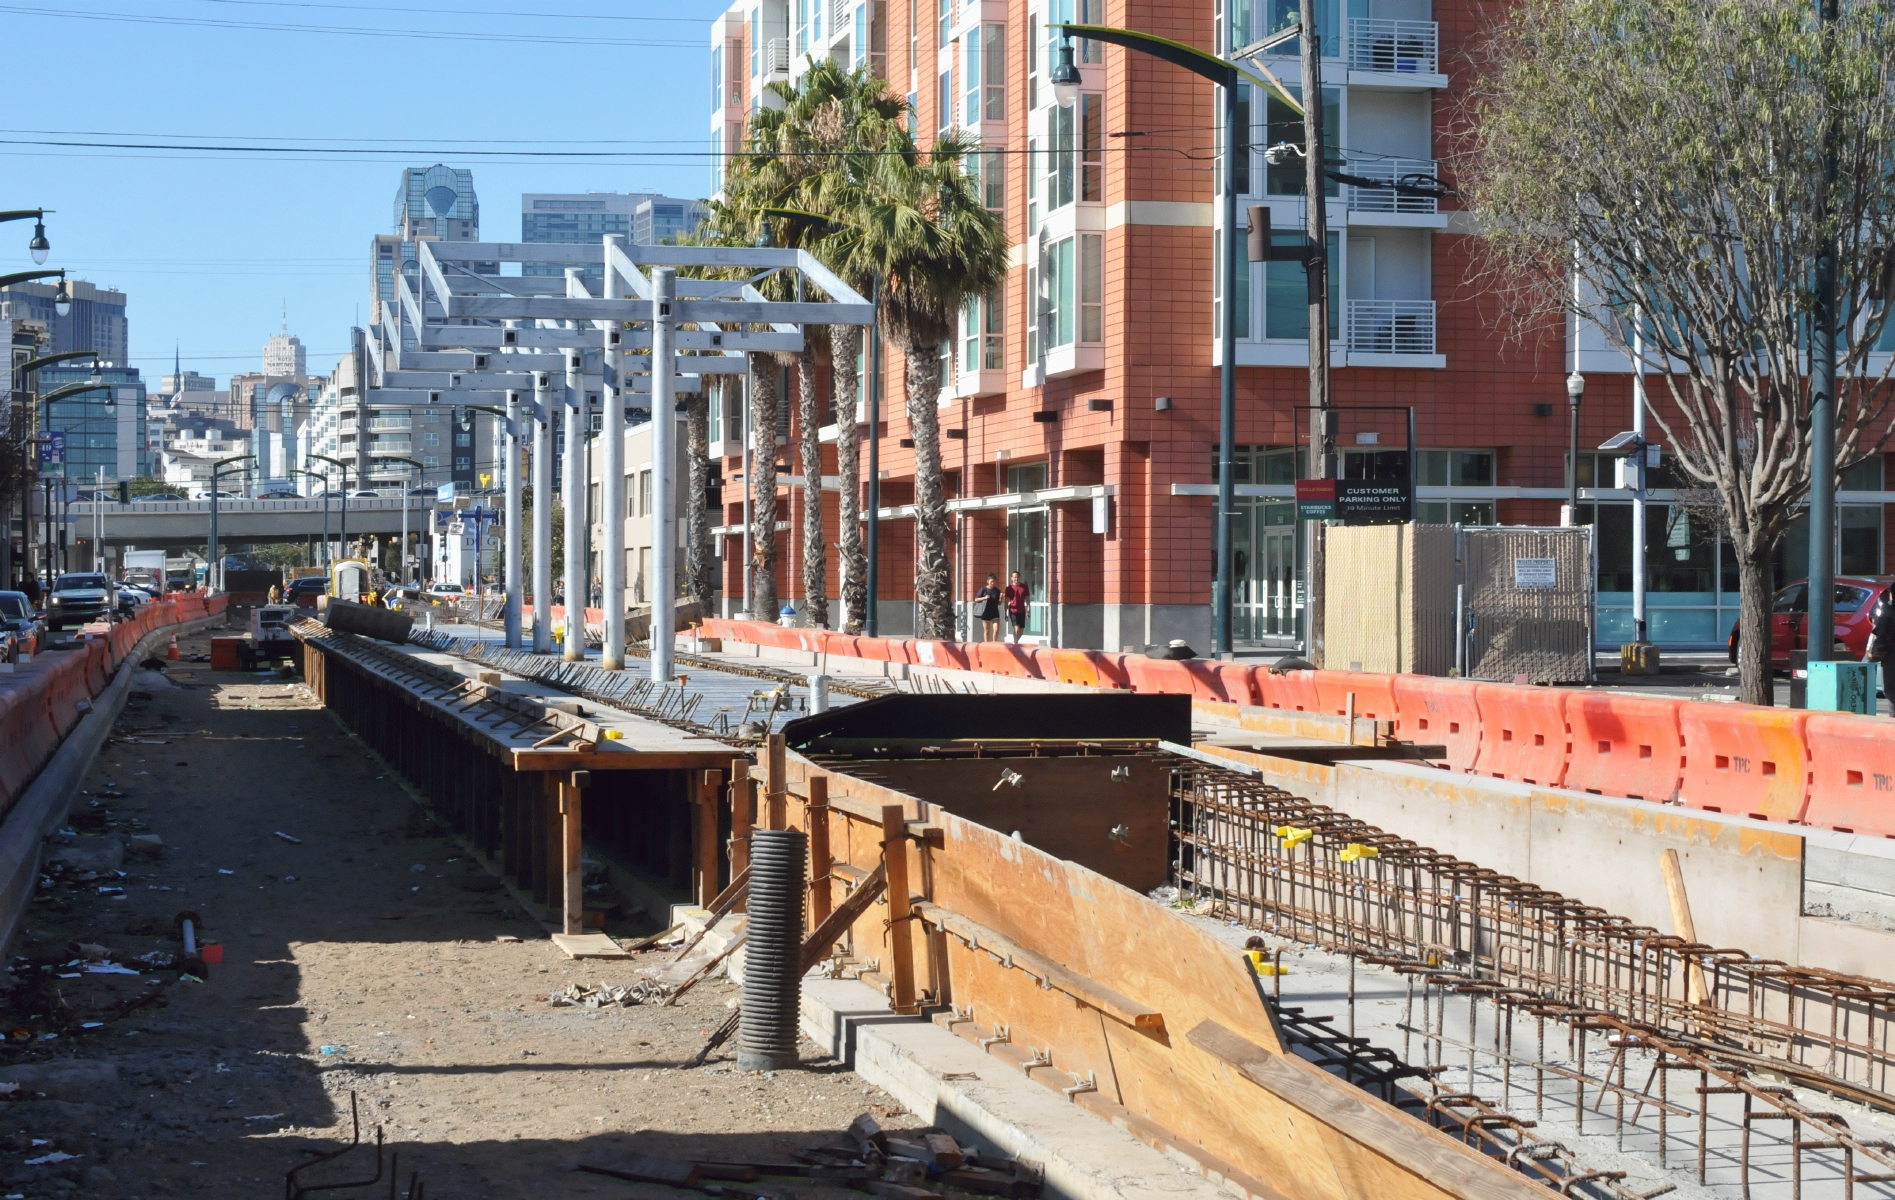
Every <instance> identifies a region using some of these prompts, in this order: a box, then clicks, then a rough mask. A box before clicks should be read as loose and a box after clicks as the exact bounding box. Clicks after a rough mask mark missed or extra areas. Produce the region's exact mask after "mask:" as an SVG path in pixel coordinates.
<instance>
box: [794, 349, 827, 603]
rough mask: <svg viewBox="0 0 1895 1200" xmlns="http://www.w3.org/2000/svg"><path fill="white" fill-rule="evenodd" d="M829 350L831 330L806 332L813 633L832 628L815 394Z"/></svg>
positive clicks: (806, 499) (804, 441) (803, 409)
mask: <svg viewBox="0 0 1895 1200" xmlns="http://www.w3.org/2000/svg"><path fill="white" fill-rule="evenodd" d="M828 350H829V327H828V326H826V325H808V326H805V327H804V328H803V353H802V356H801V358H800V359H799V360H798V365H797V371H796V374H797V388H796V391H797V396H796V400H797V413H796V420H797V424H798V426H799V430H798V433H799V437H798V439H797V440H798V441H799V442H800V443H801V447H800V448H801V450H802V452H803V610H804V615H805V616H806V617H807V618H808V624H809V625H810V627H811V628H813V629H827V628H829V552H828V548H827V545H826V543H825V542H824V541H823V535H822V436H821V431H822V397H821V396H820V395H818V393H817V391H816V364H817V362H818V360H820V359H825V358H828V357H829V354H828Z"/></svg>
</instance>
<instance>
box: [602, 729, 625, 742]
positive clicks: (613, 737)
mask: <svg viewBox="0 0 1895 1200" xmlns="http://www.w3.org/2000/svg"><path fill="white" fill-rule="evenodd" d="M624 736H625V731H624V730H623V729H608V730H606V731H605V740H606V741H608V742H616V741H619V740H620V739H621V738H623V737H624Z"/></svg>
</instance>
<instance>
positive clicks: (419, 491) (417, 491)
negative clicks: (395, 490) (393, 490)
mask: <svg viewBox="0 0 1895 1200" xmlns="http://www.w3.org/2000/svg"><path fill="white" fill-rule="evenodd" d="M408 494H409V495H410V496H439V495H440V494H441V489H440V488H432V487H418V488H409V489H408Z"/></svg>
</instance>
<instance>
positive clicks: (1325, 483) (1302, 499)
mask: <svg viewBox="0 0 1895 1200" xmlns="http://www.w3.org/2000/svg"><path fill="white" fill-rule="evenodd" d="M1296 519H1297V520H1299V521H1333V520H1335V519H1336V481H1335V480H1333V479H1299V480H1297V481H1296Z"/></svg>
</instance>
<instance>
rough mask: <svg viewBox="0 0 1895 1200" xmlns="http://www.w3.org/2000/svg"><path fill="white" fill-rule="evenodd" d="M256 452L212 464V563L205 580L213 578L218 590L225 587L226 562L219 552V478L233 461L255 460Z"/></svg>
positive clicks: (206, 581) (207, 581) (209, 581)
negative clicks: (224, 562)
mask: <svg viewBox="0 0 1895 1200" xmlns="http://www.w3.org/2000/svg"><path fill="white" fill-rule="evenodd" d="M256 459H257V456H256V455H254V454H233V455H231V456H230V457H229V458H220V459H218V460H217V461H216V462H214V463H212V464H211V542H210V552H211V563H210V570H209V571H208V572H207V573H206V575H205V579H204V582H205V584H206V585H207V586H208V585H210V584H211V583H212V582H213V580H214V581H215V585H216V587H217V590H219V591H222V590H223V588H224V564H223V561H222V559H221V558H220V557H219V555H218V553H217V480H218V479H219V478H220V477H221V476H222V475H223V473H224V468H225V467H226V466H228V465H230V464H231V463H240V462H255V461H256Z"/></svg>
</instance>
